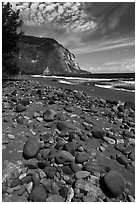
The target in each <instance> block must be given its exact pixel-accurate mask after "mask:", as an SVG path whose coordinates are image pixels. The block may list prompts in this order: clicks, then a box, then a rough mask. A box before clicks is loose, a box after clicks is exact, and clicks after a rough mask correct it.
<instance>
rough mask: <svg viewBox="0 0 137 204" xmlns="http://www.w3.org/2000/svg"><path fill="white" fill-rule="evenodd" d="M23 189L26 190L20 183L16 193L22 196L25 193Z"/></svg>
mask: <svg viewBox="0 0 137 204" xmlns="http://www.w3.org/2000/svg"><path fill="white" fill-rule="evenodd" d="M25 191H26V188H25V186H24V185H22V186H20V189H19V190H18V192H17V194H18V195H19V196H22V195H23V194H24V193H25Z"/></svg>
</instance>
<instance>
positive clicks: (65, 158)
mask: <svg viewBox="0 0 137 204" xmlns="http://www.w3.org/2000/svg"><path fill="white" fill-rule="evenodd" d="M55 160H56V162H57V163H59V164H63V163H64V162H72V161H74V160H75V158H74V157H73V156H72V154H70V153H69V152H67V151H59V152H57V154H56V155H55Z"/></svg>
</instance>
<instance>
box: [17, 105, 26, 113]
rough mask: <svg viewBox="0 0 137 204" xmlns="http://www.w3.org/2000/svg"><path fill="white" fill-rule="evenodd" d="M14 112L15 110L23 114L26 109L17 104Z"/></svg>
mask: <svg viewBox="0 0 137 204" xmlns="http://www.w3.org/2000/svg"><path fill="white" fill-rule="evenodd" d="M16 110H17V112H23V111H26V110H27V108H26V107H25V106H23V105H21V104H17V106H16Z"/></svg>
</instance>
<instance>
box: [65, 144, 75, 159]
mask: <svg viewBox="0 0 137 204" xmlns="http://www.w3.org/2000/svg"><path fill="white" fill-rule="evenodd" d="M64 149H65V150H66V151H67V152H70V153H71V154H72V155H73V156H75V150H76V145H75V144H74V142H68V143H66V144H65V145H64Z"/></svg>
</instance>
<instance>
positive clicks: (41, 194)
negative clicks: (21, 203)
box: [29, 184, 47, 202]
mask: <svg viewBox="0 0 137 204" xmlns="http://www.w3.org/2000/svg"><path fill="white" fill-rule="evenodd" d="M29 200H31V201H33V202H46V200H47V192H46V189H45V188H44V187H43V185H42V184H39V185H36V186H34V187H33V188H32V191H31V192H30V195H29Z"/></svg>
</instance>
